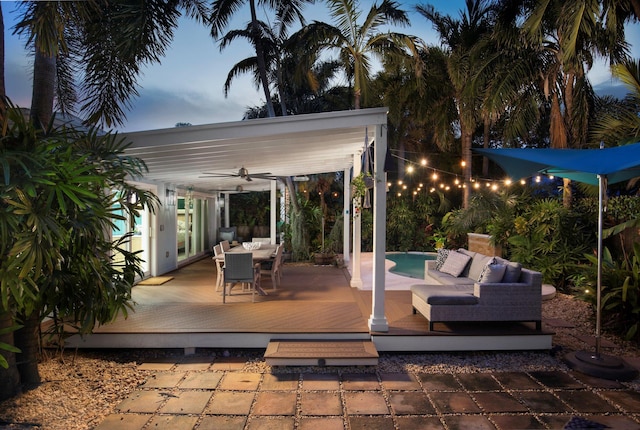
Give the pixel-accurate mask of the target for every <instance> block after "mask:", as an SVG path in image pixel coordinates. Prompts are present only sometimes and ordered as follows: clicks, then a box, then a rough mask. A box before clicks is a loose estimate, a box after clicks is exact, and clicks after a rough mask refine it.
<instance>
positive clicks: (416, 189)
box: [387, 154, 554, 197]
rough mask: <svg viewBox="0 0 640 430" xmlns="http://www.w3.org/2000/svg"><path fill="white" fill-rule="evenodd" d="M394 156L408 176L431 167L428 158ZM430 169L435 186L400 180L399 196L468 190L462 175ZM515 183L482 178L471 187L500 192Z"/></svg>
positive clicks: (461, 162)
mask: <svg viewBox="0 0 640 430" xmlns="http://www.w3.org/2000/svg"><path fill="white" fill-rule="evenodd" d="M436 155H438V154H436ZM392 156H394V157H396V158H398V159H400V160H403V161H405V163H406V166H407V167H406V173H407V174H413V173H417V170H418V168H419V167H425V166H428V165H429V162H428V160H427V159H426V158H424V157H423V158H420V161H419V162H416V161H412V160H409V159H406V158H403V157H400V156H398V155H395V154H392ZM466 165H467V164H466V162H465V161H464V160H461V161H460V166H462V168H465V167H466ZM427 168H428V169H431V173H430V174H429V178H430V180H431V181H432V183H433V185H432V186H431V187H427V188H425V184H424V183H422V182H421V183H419V184H418V185H411V183H410V182H405V181H403V180H402V179H398V181H397V185H398V186H399V187H400V191H398V196H399V197H401V196H402V195H403V191H405V190H409V187H412V188H413V191H411V193H412V195H413V196H416V195H418V194H419V193H421V192H422V191H423V190H424V191H425V192H426V191H427V190H428V192H430V193H433V192H435V191H436V190H437V189H440V190H441V191H449V190H451V188H452V187H455V188H457V189H466V188H467V183H465V182H464V181H463V180H461V179H460V173H459V172H457V173H456V172H449V171H446V170H441V169H437V168H435V167H427ZM450 177H452V179H453V180H452V183H451V184H447V180H448V179H447V178H450ZM547 178H548V179H549V180H553V179H554V176H553V175H548V176H547ZM529 179H532V180H533V181H534V182H535V183H541V182H542V177H541V176H540V175H536V176H534V177H530V178H529ZM519 182H520V184H521V185H526V184H527V178H522V179H520V180H519ZM513 183H514V182H513V181H512V180H511V179H510V178H504V179H489V178H480V180H478V178H476V179H473V178H472V179H471V184H473V185H471V186H472V187H473V188H474V189H476V190H478V189H480V188H481V187H482V186H483V185H484V186H485V187H486V189H487V190H491V191H498V190H500V188H501V187H509V186H511V185H513ZM392 186H393V184H392V183H391V182H389V183H388V184H387V188H388V190H390V189H391V187H392Z"/></svg>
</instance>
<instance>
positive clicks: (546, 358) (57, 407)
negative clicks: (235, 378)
mask: <svg viewBox="0 0 640 430" xmlns="http://www.w3.org/2000/svg"><path fill="white" fill-rule="evenodd" d="M543 319H547V320H549V319H561V320H565V321H568V322H571V324H572V325H573V327H554V328H553V329H554V330H555V332H556V334H555V335H554V337H553V349H552V350H551V351H538V352H501V353H490V352H477V353H474V352H460V353H451V354H444V353H416V354H406V353H403V354H390V353H382V354H381V355H380V360H379V365H378V366H377V368H371V367H352V368H344V367H340V369H339V371H340V372H372V371H379V372H414V373H474V372H488V371H493V372H502V371H524V372H526V371H534V370H565V371H566V370H567V367H566V365H565V364H564V363H563V362H562V361H561V359H560V356H561V355H562V354H564V353H566V352H571V351H576V350H581V349H585V348H588V347H587V346H586V345H585V344H584V343H583V341H581V340H580V339H579V338H578V336H581V335H593V334H594V333H595V329H594V325H593V322H592V321H593V319H594V318H593V312H592V311H591V307H590V306H589V305H588V304H587V303H585V302H583V301H581V300H579V299H575V298H573V297H571V296H568V295H564V294H557V295H556V297H554V298H553V299H551V300H548V301H545V302H543ZM603 339H605V340H606V341H608V342H612V343H613V344H615V347H614V348H611V349H609V348H607V350H606V353H607V354H611V355H615V356H620V357H638V356H640V354H639V348H638V345H636V344H633V343H630V342H625V341H623V340H621V339H618V338H615V337H611V336H607V335H606V334H605V335H603ZM263 354H264V351H263V350H230V351H229V350H217V349H198V350H197V351H196V356H206V357H208V358H210V359H211V360H214V359H215V358H216V357H221V356H223V357H227V356H234V357H242V358H244V359H245V360H246V363H245V365H244V368H243V370H242V371H244V372H258V373H283V372H298V373H301V372H305V373H309V372H335V371H336V370H335V368H332V367H329V368H321V367H313V366H310V367H278V368H271V367H270V366H268V365H267V364H266V363H265V361H264V359H263ZM190 357H191V356H190ZM183 359H184V355H183V350H181V349H179V350H175V349H172V350H101V351H97V350H94V351H91V350H89V351H87V350H79V351H77V352H76V351H65V352H64V353H62V354H59V353H54V352H46V356H45V357H43V359H42V361H41V363H40V364H39V370H40V375H41V377H42V383H41V384H40V385H39V386H37V387H35V388H33V389H31V390H28V391H25V392H24V393H22V394H21V395H18V396H16V397H14V398H12V399H9V400H6V401H4V402H0V428H2V429H39V428H42V429H52V430H55V429H61V430H70V429H90V428H93V427H95V426H96V425H98V424H99V423H100V422H101V421H102V420H103V419H104V417H106V416H107V415H109V414H110V413H112V412H113V410H114V407H115V406H116V405H117V404H118V403H120V402H121V401H122V400H123V399H124V398H126V397H127V395H128V394H130V393H131V392H132V391H133V390H134V389H136V388H137V387H138V386H140V385H141V384H143V383H144V382H145V380H146V379H147V378H148V377H149V376H150V375H151V374H153V372H151V371H147V370H141V369H140V368H139V364H141V363H143V362H149V361H165V360H166V361H168V362H171V361H175V362H179V361H181V360H183ZM624 384H625V385H626V386H628V387H629V388H630V389H633V390H636V391H640V379H636V380H634V381H631V382H627V383H624ZM19 423H21V424H19Z"/></svg>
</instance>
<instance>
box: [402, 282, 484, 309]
mask: <svg viewBox="0 0 640 430" xmlns="http://www.w3.org/2000/svg"><path fill="white" fill-rule="evenodd" d="M410 289H411V293H412V294H413V295H415V296H417V297H419V298H420V299H421V300H424V301H425V302H426V303H428V304H430V305H476V304H478V298H477V297H476V296H474V295H473V288H469V287H465V286H462V285H451V286H447V287H439V286H438V285H423V284H418V285H412V286H411V288H410Z"/></svg>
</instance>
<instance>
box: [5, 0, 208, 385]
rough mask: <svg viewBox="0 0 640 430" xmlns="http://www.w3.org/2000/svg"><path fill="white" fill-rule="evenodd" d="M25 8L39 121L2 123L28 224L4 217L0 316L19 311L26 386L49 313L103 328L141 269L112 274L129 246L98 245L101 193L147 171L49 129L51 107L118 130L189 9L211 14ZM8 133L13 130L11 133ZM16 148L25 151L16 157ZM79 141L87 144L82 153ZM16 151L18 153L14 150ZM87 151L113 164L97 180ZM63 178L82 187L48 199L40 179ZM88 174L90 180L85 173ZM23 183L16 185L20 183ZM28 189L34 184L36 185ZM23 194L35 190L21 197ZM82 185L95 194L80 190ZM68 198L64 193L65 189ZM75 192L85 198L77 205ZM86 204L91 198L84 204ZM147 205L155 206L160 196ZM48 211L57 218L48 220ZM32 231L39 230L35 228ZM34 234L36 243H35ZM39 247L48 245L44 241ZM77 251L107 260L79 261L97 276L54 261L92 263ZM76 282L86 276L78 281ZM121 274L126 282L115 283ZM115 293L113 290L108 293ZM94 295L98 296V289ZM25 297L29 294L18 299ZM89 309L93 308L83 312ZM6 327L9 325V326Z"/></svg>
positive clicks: (111, 6) (77, 5)
mask: <svg viewBox="0 0 640 430" xmlns="http://www.w3.org/2000/svg"><path fill="white" fill-rule="evenodd" d="M21 7H23V10H24V14H23V18H22V20H21V21H20V22H19V23H18V24H17V26H16V28H15V32H16V33H18V34H24V35H26V36H27V44H28V45H29V46H31V47H32V48H33V49H34V54H35V56H34V72H33V75H34V85H33V97H32V109H31V117H32V121H31V123H24V122H23V121H22V120H23V118H22V117H21V114H18V113H16V112H17V111H16V110H15V109H14V110H13V111H14V114H13V117H12V118H11V122H8V121H7V118H3V120H4V121H3V126H4V127H3V129H2V130H3V136H2V138H3V145H2V148H1V149H2V158H3V159H2V164H3V166H5V168H6V169H8V170H6V171H5V176H4V177H5V183H4V187H3V195H4V196H8V197H7V199H5V200H4V201H5V203H7V204H9V206H11V207H14V208H15V207H17V208H18V209H17V210H18V212H19V213H22V214H23V215H24V216H19V213H18V212H14V213H13V215H15V216H13V217H5V218H3V225H2V226H1V228H0V232H2V238H1V239H2V249H1V252H2V263H3V268H2V270H1V271H0V274H1V275H2V284H1V287H2V289H3V290H2V296H3V298H5V300H4V303H3V307H2V309H3V310H5V311H6V310H7V309H9V307H8V302H7V300H8V299H7V297H10V298H11V302H12V307H11V309H14V308H15V309H16V312H17V313H18V315H19V317H20V319H21V320H22V322H23V324H24V325H25V327H24V328H23V329H21V330H19V331H18V332H16V336H15V342H16V344H17V345H21V347H22V349H23V352H22V354H23V357H26V358H23V360H22V361H23V362H24V363H23V365H21V368H20V374H21V375H20V376H21V379H22V382H35V381H38V379H39V375H38V371H37V366H36V360H35V354H36V353H37V345H38V342H37V340H36V339H37V338H36V336H37V334H38V331H37V327H38V326H39V321H40V318H42V317H43V315H49V314H51V312H59V314H60V315H61V316H63V317H70V318H76V320H81V321H84V322H89V324H88V325H86V326H84V327H82V328H81V330H82V331H86V330H91V329H92V328H93V325H94V324H95V323H100V322H106V321H108V320H109V318H111V317H113V315H114V313H117V312H119V311H123V310H124V309H125V306H126V301H127V300H128V298H129V296H128V295H127V288H130V286H131V283H132V281H133V278H132V274H133V273H134V272H135V270H137V269H136V264H137V263H136V261H137V260H136V258H128V259H127V263H126V267H125V268H124V270H122V271H120V272H118V273H114V270H116V268H113V267H111V264H110V260H109V258H107V255H108V254H109V252H110V251H113V250H114V249H116V248H118V247H120V246H121V244H120V243H111V242H110V241H105V240H104V238H103V237H102V232H103V231H105V227H108V225H109V218H110V217H111V215H109V214H108V213H105V212H104V211H105V210H108V209H107V208H108V207H109V205H110V202H111V201H112V200H113V197H112V196H111V197H109V196H105V195H104V190H107V189H110V188H113V189H123V190H129V189H130V187H128V186H127V185H126V184H124V183H123V182H118V181H124V178H125V177H127V174H128V173H131V175H132V177H135V176H136V175H140V174H142V171H143V170H144V165H140V164H138V162H137V161H135V160H130V159H127V160H119V158H118V154H119V153H118V152H117V151H118V150H119V149H120V147H118V146H117V145H115V146H114V142H109V141H108V140H106V139H103V138H98V136H97V135H96V134H95V133H94V134H92V135H91V136H89V137H86V136H82V135H80V134H74V133H72V132H70V131H66V132H65V133H66V134H63V135H62V136H61V135H60V133H59V132H57V131H56V130H54V129H52V128H51V127H50V126H49V125H50V124H51V118H52V116H53V108H54V100H55V101H56V103H57V107H58V108H59V109H60V110H61V111H63V112H64V111H69V112H73V111H74V109H75V106H76V104H77V103H78V100H79V101H80V103H81V106H80V108H79V110H80V111H81V112H83V113H84V114H86V115H87V117H88V119H87V122H89V123H92V124H98V123H101V124H104V125H107V126H111V125H112V124H114V123H120V122H122V121H123V120H124V111H123V106H127V104H128V101H129V100H130V98H131V97H132V95H136V94H137V92H136V77H137V76H138V74H139V72H140V67H141V65H143V64H145V63H148V62H155V61H159V58H160V56H161V55H162V54H163V53H164V50H165V49H166V47H167V46H168V43H169V42H170V41H171V38H172V31H173V29H174V28H175V27H176V25H177V19H178V17H179V15H180V12H179V11H180V9H184V10H186V11H187V13H188V14H190V15H191V16H200V17H204V16H207V13H206V8H205V7H204V0H179V1H177V2H170V3H167V2H164V1H149V2H134V3H132V4H130V5H128V6H125V5H124V4H123V3H121V2H35V1H33V2H24V3H22V4H21ZM80 66H82V69H80V70H82V71H83V73H81V74H80V79H81V84H80V85H75V83H74V79H75V78H77V76H76V75H75V74H74V73H73V72H74V71H75V70H77V68H78V67H80ZM9 124H12V126H11V127H9ZM12 133H13V134H12ZM15 133H17V134H18V136H26V135H28V136H29V139H26V138H25V140H20V139H19V138H18V140H15V138H16V136H15ZM20 133H22V134H20ZM56 133H57V134H56ZM11 139H14V140H13V141H12V140H11ZM20 144H22V145H25V146H22V147H20V148H17V146H18V145H20ZM82 144H86V145H89V146H90V147H88V148H87V147H85V148H80V147H79V146H81V145H82ZM58 145H59V146H58ZM65 147H68V148H69V149H68V151H66V152H65V151H61V152H60V153H59V154H58V153H57V152H56V151H59V148H65ZM15 150H17V151H18V154H16V153H14V152H11V151H15ZM74 151H78V152H74ZM90 151H95V153H93V154H92V155H91V157H93V158H91V160H99V159H100V157H106V158H108V159H109V163H108V164H109V166H110V168H109V169H107V170H104V169H103V168H102V167H103V166H100V168H98V169H97V170H99V172H98V174H96V175H95V176H93V172H91V171H90V169H92V168H93V167H95V166H93V165H92V162H89V161H88V160H89V158H87V157H89V155H87V154H88V152H90ZM109 151H111V152H109ZM114 151H115V152H114ZM53 155H56V156H53ZM65 156H70V157H71V158H70V159H67V158H65ZM79 160H85V163H84V166H83V167H82V168H80V167H79V166H78V165H77V163H78V162H79ZM16 162H17V164H16ZM56 163H61V164H56ZM129 163H130V164H129ZM29 166H31V167H29ZM24 168H29V169H30V173H29V175H28V177H29V179H28V180H26V179H25V177H24V175H21V174H20V173H16V171H17V172H20V171H21V169H24ZM14 169H15V170H14ZM69 169H70V170H69ZM83 169H88V170H83ZM63 171H64V172H66V174H67V175H68V177H67V178H66V179H72V180H73V181H75V182H74V183H72V184H67V183H58V185H56V187H57V188H56V187H54V188H56V189H55V190H53V194H52V193H51V192H52V190H50V189H44V188H46V186H44V185H42V183H41V182H42V180H40V182H38V178H39V177H40V175H39V172H42V174H43V175H45V176H47V177H51V178H53V176H50V175H54V173H60V172H63ZM85 174H86V175H87V176H82V175H85ZM78 175H80V176H78ZM54 176H55V175H54ZM16 177H17V178H18V183H15V182H12V181H15V180H16V179H15V178H16ZM87 177H89V178H92V179H91V180H90V181H89V182H90V184H85V183H84V182H86V178H87ZM34 178H35V179H34ZM73 178H76V179H73ZM30 180H35V181H36V182H34V183H30V182H29V181H30ZM20 181H23V182H20ZM25 181H26V182H25ZM54 182H56V181H55V180H54ZM21 185H24V186H25V187H27V189H28V190H33V191H32V192H24V190H22V189H21ZM92 186H97V188H95V189H94V188H92ZM43 187H44V188H43ZM69 187H70V188H69ZM85 187H87V189H84V190H83V188H85ZM98 188H99V191H98ZM63 189H65V190H66V191H64V192H63ZM67 191H68V193H67ZM134 192H136V191H134ZM76 193H80V194H81V196H80V197H78V196H77V195H76ZM62 194H66V196H67V197H69V200H65V197H64V196H63V195H62ZM47 195H49V197H50V198H51V199H52V200H50V201H47V202H48V203H49V204H53V205H54V206H55V205H58V206H57V207H52V206H51V205H50V207H48V208H43V207H41V204H42V200H40V199H42V198H46V196H47ZM138 195H139V196H140V195H142V196H145V195H146V194H144V193H143V194H140V193H138ZM96 196H100V197H101V198H100V199H98V200H99V201H96V199H97V198H98V197H96ZM85 198H86V199H91V198H93V199H94V200H92V201H91V202H88V201H84V202H83V199H85ZM144 199H146V200H147V201H152V196H148V197H144ZM9 206H8V208H9ZM87 207H93V208H94V210H95V212H92V213H93V215H92V216H93V217H94V222H96V223H97V224H94V225H92V226H91V227H90V230H91V231H93V232H94V235H93V236H91V237H92V238H93V239H91V240H94V242H92V243H88V242H86V241H87V240H90V235H87V234H86V232H84V230H83V229H82V223H86V222H87V220H86V219H84V218H82V215H83V212H82V210H83V209H84V208H87ZM49 209H51V212H46V211H47V210H49ZM74 209H75V210H74ZM98 209H100V210H101V211H99V210H98ZM132 210H135V209H132ZM30 211H35V212H34V213H35V214H37V215H39V216H43V217H45V218H46V217H49V218H46V219H44V220H41V219H40V218H39V217H38V216H37V215H34V216H32V217H29V216H28V214H29V213H31V212H30ZM45 212H46V214H45ZM56 214H57V215H64V218H65V219H66V220H67V221H68V222H74V223H78V224H73V226H74V228H71V226H70V225H58V224H57V223H59V222H61V221H62V220H59V219H52V218H55V216H56ZM40 221H42V222H40ZM30 222H31V223H33V222H36V224H31V225H29V223H30ZM52 227H53V229H52V230H50V229H51V228H52ZM65 230H68V232H70V234H71V233H74V232H75V233H81V232H84V233H83V235H84V236H82V237H79V236H78V237H70V236H66V237H63V234H62V233H61V232H63V231H65ZM29 232H30V233H29ZM30 234H31V235H35V237H34V236H31V237H29V235H30ZM47 235H49V236H47ZM38 238H40V239H42V238H44V239H45V240H44V241H43V242H41V241H39V240H38ZM125 240H128V239H125ZM80 243H84V245H83V246H85V248H86V250H88V251H95V252H94V255H96V256H99V257H100V258H101V259H102V260H100V262H94V263H93V264H92V263H83V264H84V267H87V268H88V267H92V269H91V273H88V272H86V271H83V270H82V269H83V267H82V266H81V267H71V266H69V265H65V264H57V263H60V262H62V261H64V262H71V264H77V263H72V262H73V261H76V262H80V261H83V260H84V261H85V262H88V260H87V258H90V256H88V255H85V256H83V255H78V254H77V253H78V252H79V251H81V247H78V245H79V244H80ZM54 245H55V246H54ZM17 250H21V251H17ZM103 251H104V252H103ZM74 255H75V256H77V257H78V258H76V259H75V260H74V258H75V257H74V258H71V257H73V256H74ZM134 257H135V256H134ZM98 263H99V264H98ZM15 268H22V269H21V270H23V271H25V270H29V269H30V268H33V271H32V272H29V273H28V275H29V277H27V272H23V273H15V270H16V269H15ZM56 270H59V271H60V272H56V273H57V275H58V276H57V277H56V276H53V275H54V273H52V272H55V271H56ZM73 275H76V276H88V278H84V280H83V279H80V278H77V279H73ZM70 276H71V277H70ZM119 276H121V277H122V276H124V277H123V278H120V280H118V279H117V278H118V277H119ZM87 279H89V280H88V281H87ZM69 286H75V289H72V290H71V291H69V290H68V289H67V288H68V287H69ZM108 286H111V287H114V288H115V289H116V290H117V291H116V290H109V288H108ZM96 287H97V288H99V289H100V291H95V290H92V288H96ZM105 288H106V289H105ZM20 291H22V292H24V294H23V295H20V294H17V293H16V292H20ZM65 291H66V293H65ZM94 293H95V294H94ZM85 294H87V295H85ZM92 294H94V295H93V296H92ZM111 294H114V295H111ZM74 303H76V305H75V306H76V307H75V308H74ZM83 303H84V304H85V305H84V307H83V308H77V305H78V304H83ZM86 303H93V305H92V306H86ZM15 316H16V315H14V317H15ZM5 321H6V320H5V319H2V322H3V323H5ZM6 328H7V327H5V326H4V325H3V326H2V327H0V330H1V331H2V332H5V329H6Z"/></svg>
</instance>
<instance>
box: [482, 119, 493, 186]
mask: <svg viewBox="0 0 640 430" xmlns="http://www.w3.org/2000/svg"><path fill="white" fill-rule="evenodd" d="M490 133H491V120H490V119H489V116H488V115H487V116H486V117H485V119H484V132H483V136H484V142H483V148H484V149H489V141H490V140H491V139H490V137H491V136H490ZM482 176H484V177H485V178H488V177H489V159H488V158H487V157H482Z"/></svg>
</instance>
